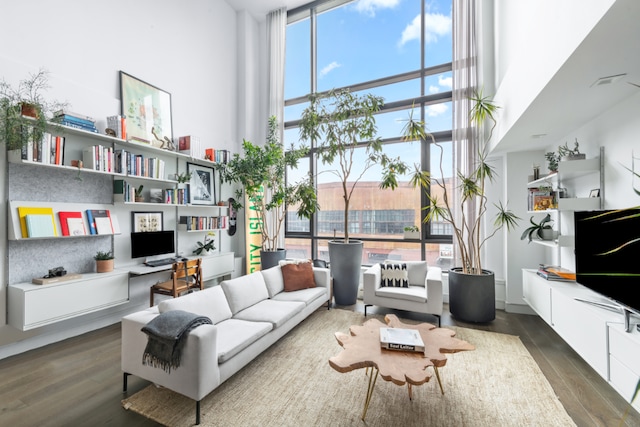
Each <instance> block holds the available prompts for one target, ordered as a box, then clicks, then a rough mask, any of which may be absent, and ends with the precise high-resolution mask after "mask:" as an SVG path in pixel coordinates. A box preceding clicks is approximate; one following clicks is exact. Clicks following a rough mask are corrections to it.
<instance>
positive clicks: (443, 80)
mask: <svg viewBox="0 0 640 427" xmlns="http://www.w3.org/2000/svg"><path fill="white" fill-rule="evenodd" d="M438 84H439V85H440V86H444V87H446V88H449V89H451V88H452V87H453V78H451V77H443V76H438Z"/></svg>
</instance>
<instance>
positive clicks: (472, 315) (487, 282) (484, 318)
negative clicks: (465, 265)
mask: <svg viewBox="0 0 640 427" xmlns="http://www.w3.org/2000/svg"><path fill="white" fill-rule="evenodd" d="M449 311H450V312H451V314H452V315H453V317H455V318H456V319H459V320H463V321H465V322H474V323H484V322H491V321H492V320H493V319H495V318H496V285H495V275H494V274H493V271H489V270H482V274H465V273H462V268H460V267H456V268H452V269H451V270H449Z"/></svg>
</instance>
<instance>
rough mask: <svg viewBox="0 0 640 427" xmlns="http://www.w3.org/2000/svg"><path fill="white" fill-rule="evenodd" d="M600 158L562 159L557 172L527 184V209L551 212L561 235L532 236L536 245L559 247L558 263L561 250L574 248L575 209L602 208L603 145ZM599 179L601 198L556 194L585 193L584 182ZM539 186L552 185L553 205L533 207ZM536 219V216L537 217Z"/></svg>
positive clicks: (534, 212)
mask: <svg viewBox="0 0 640 427" xmlns="http://www.w3.org/2000/svg"><path fill="white" fill-rule="evenodd" d="M599 154H600V155H599V157H595V158H591V159H582V160H570V161H562V162H560V163H559V164H558V172H556V173H554V174H550V175H547V176H545V177H542V178H539V179H536V180H534V181H530V182H528V183H527V188H528V191H529V200H528V205H529V206H528V207H529V210H528V211H527V213H528V214H530V215H532V216H540V218H537V220H540V219H541V218H542V217H541V215H546V214H551V217H552V219H553V220H554V222H555V224H554V229H556V230H557V231H558V236H557V237H556V238H555V239H554V240H539V239H533V240H532V241H531V242H532V243H534V244H538V245H542V246H545V247H550V248H553V249H554V250H556V255H557V256H558V258H560V259H559V260H558V264H561V256H560V249H561V248H569V249H571V248H573V245H574V241H575V239H574V236H573V212H574V211H580V210H596V209H602V208H603V204H604V163H603V162H604V147H601V148H600V153H599ZM594 178H595V179H596V180H597V181H598V184H599V190H600V193H599V196H598V197H557V195H558V194H560V193H561V190H566V191H569V190H571V191H572V192H573V194H579V193H580V192H582V193H584V192H585V190H584V189H583V188H581V187H582V186H581V184H582V181H587V180H591V181H593V179H594ZM540 187H546V188H550V189H551V191H552V194H553V197H554V204H553V205H552V207H551V208H550V209H543V210H534V209H533V207H535V206H536V205H535V202H534V200H533V199H532V192H534V191H535V189H537V188H540ZM534 220H536V219H534Z"/></svg>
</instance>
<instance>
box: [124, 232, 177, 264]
mask: <svg viewBox="0 0 640 427" xmlns="http://www.w3.org/2000/svg"><path fill="white" fill-rule="evenodd" d="M175 252H176V246H175V231H174V230H166V231H146V232H144V233H131V258H142V257H152V256H155V255H174V254H175Z"/></svg>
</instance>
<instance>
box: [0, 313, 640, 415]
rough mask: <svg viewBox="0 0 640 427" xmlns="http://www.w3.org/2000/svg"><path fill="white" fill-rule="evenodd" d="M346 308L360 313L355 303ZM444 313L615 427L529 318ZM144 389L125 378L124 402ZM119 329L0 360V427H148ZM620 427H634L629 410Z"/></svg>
mask: <svg viewBox="0 0 640 427" xmlns="http://www.w3.org/2000/svg"><path fill="white" fill-rule="evenodd" d="M341 308H348V309H352V310H357V311H361V312H362V311H363V306H362V304H361V303H358V304H356V305H354V306H352V307H341ZM447 310H448V308H447V307H446V306H445V313H444V314H443V316H442V326H447V325H457V326H463V327H469V328H476V329H483V330H487V331H494V332H500V333H505V334H512V335H517V336H519V337H520V339H521V340H522V342H523V343H524V345H525V346H526V347H527V349H528V350H529V352H530V353H531V355H532V356H533V358H534V359H535V360H536V362H537V363H538V365H539V366H540V368H541V369H542V371H543V372H544V374H545V376H546V377H547V379H548V380H549V382H550V383H551V385H552V387H553V389H554V390H555V392H556V394H557V395H558V397H559V398H560V401H561V402H562V404H563V405H564V407H565V408H566V409H567V412H568V413H569V415H571V417H572V418H573V420H574V421H575V423H576V424H577V425H578V426H618V425H621V424H620V419H621V418H622V414H623V413H624V412H625V409H627V407H628V404H627V402H625V401H624V399H622V398H621V397H620V396H619V395H618V394H617V393H616V392H615V391H614V390H613V389H612V388H611V386H609V384H607V382H606V381H604V380H603V379H602V378H601V377H600V376H599V375H598V374H597V373H596V372H595V371H594V370H593V369H591V367H589V365H587V363H586V362H585V361H583V360H582V359H581V358H580V356H578V355H577V354H576V353H575V352H574V351H573V350H572V349H571V348H570V347H569V346H568V345H567V344H566V343H565V342H564V341H563V340H562V339H561V338H560V337H559V336H558V335H557V334H556V333H555V332H554V331H553V330H552V329H551V328H550V327H549V326H548V325H547V324H546V323H544V321H542V320H541V319H540V318H538V317H537V316H528V315H520V314H510V313H505V312H504V311H500V310H498V312H497V316H496V320H495V321H493V322H491V323H490V324H482V325H475V324H466V323H463V322H458V321H456V320H455V319H453V318H452V317H451V316H450V315H449V313H448V311H447ZM368 311H370V312H377V313H380V314H386V313H396V314H398V316H400V317H405V318H412V319H415V320H421V321H427V322H431V323H433V322H434V317H432V316H429V315H419V314H415V313H407V312H400V311H393V310H387V309H379V308H377V307H373V308H370V309H368ZM146 385H147V382H146V381H143V380H141V379H139V378H137V377H134V376H131V377H129V387H128V388H129V390H128V394H132V393H135V392H136V391H138V390H140V389H141V388H143V387H145V386H146ZM124 397H126V395H125V394H123V393H122V372H121V371H120V325H119V324H116V325H112V326H109V327H106V328H103V329H100V330H97V331H94V332H90V333H87V334H84V335H81V336H78V337H74V338H71V339H68V340H65V341H63V342H60V343H56V344H52V345H49V346H46V347H43V348H40V349H36V350H32V351H29V352H26V353H24V354H21V355H17V356H13V357H10V358H6V359H4V360H0V426H3V427H4V426H12V427H13V426H39V427H42V426H101V425H109V426H127V427H129V426H131V427H136V426H154V425H156V423H154V422H152V421H149V420H148V419H146V418H144V417H142V416H140V415H137V414H135V413H133V412H129V411H126V410H124V409H123V408H122V406H121V404H120V400H121V399H122V398H124ZM622 425H626V426H640V415H639V414H638V413H637V412H636V411H635V410H633V409H632V410H631V411H630V412H629V414H628V415H627V417H626V419H625V423H624V424H622Z"/></svg>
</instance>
